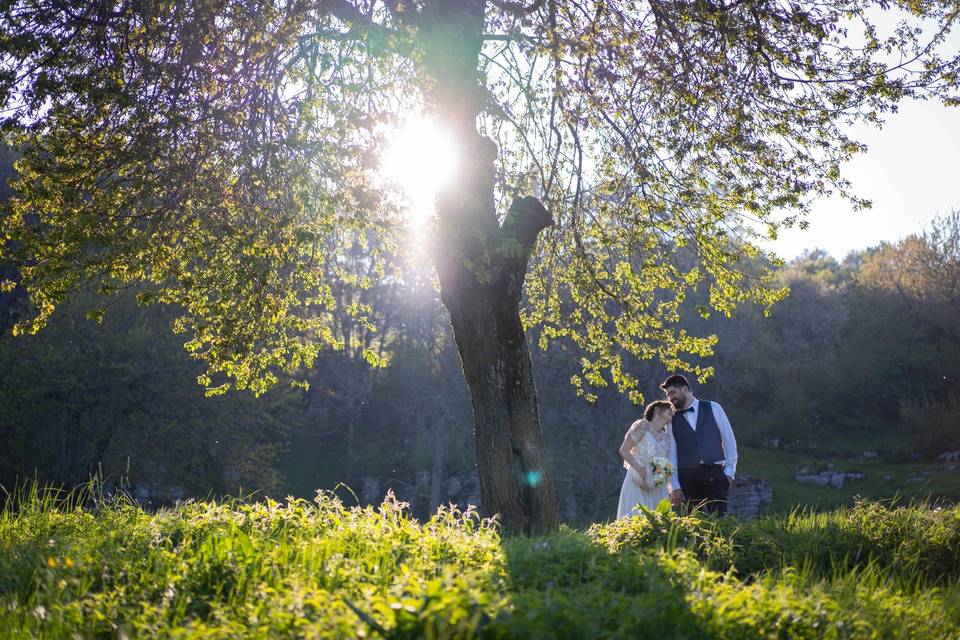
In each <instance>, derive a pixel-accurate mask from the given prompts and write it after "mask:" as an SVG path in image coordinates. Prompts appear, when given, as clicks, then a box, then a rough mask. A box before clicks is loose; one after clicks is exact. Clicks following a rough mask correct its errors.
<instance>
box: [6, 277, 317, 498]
mask: <svg viewBox="0 0 960 640" xmlns="http://www.w3.org/2000/svg"><path fill="white" fill-rule="evenodd" d="M134 294H135V292H133V291H127V292H124V293H122V294H119V295H118V296H116V297H114V299H113V300H112V304H111V308H110V310H109V312H108V313H107V314H106V315H105V316H104V317H103V319H102V322H101V323H99V324H98V323H94V322H91V321H90V320H88V319H86V318H85V317H84V309H85V308H86V307H87V306H88V304H89V303H90V300H91V299H96V296H95V294H94V293H93V292H91V291H89V290H85V291H81V292H79V293H77V294H75V295H74V296H73V297H72V299H71V300H69V301H67V302H66V303H64V304H63V305H61V306H60V307H59V308H58V310H57V312H56V314H55V316H54V317H53V318H52V319H51V320H50V323H49V326H48V329H47V330H46V331H45V332H43V333H42V334H39V335H35V336H23V337H19V338H14V337H12V336H10V335H5V336H2V337H0V416H2V418H0V484H3V485H5V486H7V487H11V486H13V485H14V484H15V483H16V482H17V481H18V479H19V481H21V482H22V481H23V480H24V479H26V478H32V477H39V478H41V479H42V481H43V482H49V483H58V484H61V485H63V486H73V485H75V484H77V483H78V482H81V481H83V480H84V479H86V478H88V477H90V475H91V474H101V475H102V476H103V477H104V478H106V479H107V480H109V481H110V482H112V483H115V484H118V485H126V486H130V485H131V484H132V485H136V486H138V487H151V491H152V492H153V493H154V494H157V493H160V494H162V493H164V492H165V491H169V490H171V489H172V488H173V487H174V486H176V487H178V488H179V489H178V491H179V492H182V494H183V495H208V494H209V493H210V492H214V493H215V494H222V493H226V492H230V493H236V492H237V491H238V490H240V489H241V487H242V489H243V490H247V491H251V490H260V491H274V490H276V489H277V488H278V487H279V485H280V484H281V482H282V478H281V476H280V474H279V473H278V471H277V469H276V460H277V457H278V455H279V453H280V452H281V451H282V450H283V448H284V444H285V440H286V434H287V433H288V431H289V429H290V428H291V427H292V426H295V425H296V424H297V419H298V418H299V416H300V413H299V412H298V410H299V409H300V408H301V405H302V397H301V396H300V394H297V393H296V392H293V391H291V390H288V389H282V388H280V389H274V390H272V391H271V392H270V393H269V394H267V395H266V396H263V397H262V398H261V399H260V401H259V402H258V401H257V400H256V399H254V398H252V397H245V396H244V395H242V394H238V393H233V394H229V395H227V396H225V397H219V398H209V399H208V398H204V395H203V390H202V389H200V388H199V387H198V386H197V385H196V384H195V383H194V379H195V378H196V376H197V375H198V374H200V373H201V372H202V369H201V367H200V366H199V364H198V363H196V362H193V361H192V360H191V359H190V358H189V357H188V356H187V355H186V354H184V353H183V350H182V347H181V344H180V342H181V341H180V340H178V338H177V337H176V336H174V335H172V334H171V333H170V332H169V331H166V327H167V326H168V325H169V322H170V321H171V320H172V319H173V318H174V317H175V316H174V314H172V313H170V310H168V309H164V308H162V307H152V308H143V307H140V306H138V305H137V303H136V301H135V299H134ZM154 497H155V498H159V499H161V500H164V499H166V500H171V499H172V497H170V496H167V497H166V498H164V497H163V496H162V495H160V496H157V495H154Z"/></svg>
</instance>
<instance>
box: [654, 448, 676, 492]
mask: <svg viewBox="0 0 960 640" xmlns="http://www.w3.org/2000/svg"><path fill="white" fill-rule="evenodd" d="M650 467H651V468H652V469H653V485H654V486H655V487H662V486H663V485H665V484H667V481H668V480H670V476H672V475H673V471H674V469H673V465H672V464H670V461H669V460H667V459H666V458H664V457H663V456H656V457H655V458H654V459H653V460H651V461H650Z"/></svg>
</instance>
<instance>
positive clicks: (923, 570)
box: [0, 489, 960, 639]
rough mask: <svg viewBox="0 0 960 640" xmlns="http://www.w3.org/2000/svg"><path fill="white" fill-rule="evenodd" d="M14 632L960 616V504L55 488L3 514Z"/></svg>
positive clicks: (932, 620)
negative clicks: (462, 504)
mask: <svg viewBox="0 0 960 640" xmlns="http://www.w3.org/2000/svg"><path fill="white" fill-rule="evenodd" d="M0 603H2V606H0V634H2V635H3V637H5V638H140V637H142V638H159V637H162V638H267V637H270V638H352V637H367V638H381V637H382V638H471V637H480V638H554V637H556V638H610V637H661V638H937V639H940V638H960V508H958V507H956V506H935V505H933V504H931V503H914V504H911V505H900V506H898V505H891V504H888V503H881V502H875V501H858V502H857V503H856V504H855V505H853V506H852V507H845V508H839V509H836V510H834V511H829V512H816V513H815V512H806V513H801V512H795V513H793V514H790V515H786V516H767V517H765V518H761V519H759V520H755V521H751V522H739V521H736V520H734V519H726V520H719V521H718V520H713V519H708V518H702V517H700V516H684V517H680V516H676V515H674V514H672V513H669V512H660V513H655V512H646V513H644V514H642V515H640V516H638V517H635V518H631V519H628V520H622V521H618V522H614V523H601V524H595V525H593V526H591V527H590V528H588V529H586V530H573V529H569V528H562V529H561V530H560V531H559V532H558V533H556V534H554V535H551V536H547V537H541V538H518V537H503V536H501V535H500V534H499V532H498V527H497V525H496V522H493V521H487V520H482V519H480V518H478V517H477V516H476V514H475V513H472V512H466V513H462V512H460V511H457V510H455V509H447V510H441V511H439V512H438V513H437V514H435V515H434V516H433V517H432V518H430V519H429V520H427V521H426V522H418V521H416V520H414V519H412V518H411V517H410V516H409V514H408V512H407V510H406V509H405V507H404V505H403V504H402V503H398V502H396V501H395V500H391V499H388V500H387V501H385V502H384V503H383V504H382V505H380V506H379V507H378V508H372V507H367V508H359V507H347V506H345V505H344V504H343V503H342V502H340V501H339V500H338V499H337V498H336V497H335V496H333V495H329V494H323V493H320V494H318V495H317V497H316V499H314V500H313V501H306V500H302V499H300V500H289V501H287V502H286V503H277V502H274V501H269V500H267V501H263V502H244V501H238V500H237V501H225V502H224V501H220V502H217V501H198V502H187V503H185V504H183V505H181V506H178V507H176V508H172V509H166V510H161V511H158V512H156V513H147V512H145V511H143V510H142V509H141V508H139V507H138V506H136V505H135V504H133V503H132V502H130V501H127V500H124V499H116V498H111V499H103V498H97V497H95V496H92V495H90V494H89V493H85V492H82V491H80V492H74V493H71V494H66V495H65V494H60V493H56V492H52V491H46V492H45V491H38V490H37V489H33V490H31V491H29V492H26V493H25V494H23V495H20V496H19V497H18V498H17V499H13V500H9V501H8V504H7V507H6V508H5V509H4V511H3V512H2V515H0Z"/></svg>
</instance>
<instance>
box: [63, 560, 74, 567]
mask: <svg viewBox="0 0 960 640" xmlns="http://www.w3.org/2000/svg"><path fill="white" fill-rule="evenodd" d="M63 566H65V567H66V568H67V569H69V568H70V567H72V566H73V560H71V559H70V558H64V559H63Z"/></svg>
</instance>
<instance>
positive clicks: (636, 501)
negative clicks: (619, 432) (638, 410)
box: [617, 420, 671, 518]
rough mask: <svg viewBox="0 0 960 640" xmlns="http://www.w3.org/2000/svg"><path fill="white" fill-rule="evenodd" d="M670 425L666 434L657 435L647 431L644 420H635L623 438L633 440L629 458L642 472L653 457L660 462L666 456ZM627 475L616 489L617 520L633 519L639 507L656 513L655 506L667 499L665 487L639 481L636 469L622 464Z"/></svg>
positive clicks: (668, 445)
mask: <svg viewBox="0 0 960 640" xmlns="http://www.w3.org/2000/svg"><path fill="white" fill-rule="evenodd" d="M669 429H670V425H669V424H668V425H667V430H665V431H661V432H660V433H656V434H654V433H652V432H651V431H650V423H649V422H647V421H646V420H637V421H636V422H634V423H633V424H632V425H630V430H629V431H627V436H628V437H630V439H631V440H633V455H634V457H636V459H637V462H639V463H640V466H642V467H643V468H644V469H648V470H649V469H650V463H651V462H652V460H653V459H654V458H655V457H657V456H662V457H664V458H666V457H667V455H668V454H669V453H670V438H671V435H670V431H669ZM624 466H625V467H627V472H626V474H625V475H624V478H623V486H622V487H621V488H620V505H619V506H618V507H617V518H625V517H627V516H631V515H636V514H637V511H635V510H634V509H635V507H636V506H637V505H641V504H642V505H643V506H645V507H647V508H648V509H650V510H653V509H656V507H657V504H659V502H660V501H661V500H663V499H664V498H666V497H667V486H666V485H663V486H661V487H656V486H653V483H652V482H651V483H650V484H649V485H648V484H646V483H645V482H643V481H642V480H641V479H640V476H639V474H638V473H637V471H636V469H634V468H633V467H631V466H629V465H628V464H627V463H626V462H624ZM652 475H653V473H652V471H649V472H648V473H647V478H651V477H652Z"/></svg>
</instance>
